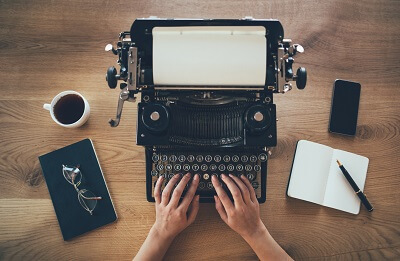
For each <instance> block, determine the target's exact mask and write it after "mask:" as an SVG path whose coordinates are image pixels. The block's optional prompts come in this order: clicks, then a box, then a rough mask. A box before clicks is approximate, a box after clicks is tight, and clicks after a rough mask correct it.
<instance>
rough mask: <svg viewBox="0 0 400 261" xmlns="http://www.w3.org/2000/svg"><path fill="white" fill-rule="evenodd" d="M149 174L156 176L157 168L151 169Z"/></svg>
mask: <svg viewBox="0 0 400 261" xmlns="http://www.w3.org/2000/svg"><path fill="white" fill-rule="evenodd" d="M151 175H152V176H153V177H154V176H157V175H158V171H157V170H155V169H153V170H152V171H151Z"/></svg>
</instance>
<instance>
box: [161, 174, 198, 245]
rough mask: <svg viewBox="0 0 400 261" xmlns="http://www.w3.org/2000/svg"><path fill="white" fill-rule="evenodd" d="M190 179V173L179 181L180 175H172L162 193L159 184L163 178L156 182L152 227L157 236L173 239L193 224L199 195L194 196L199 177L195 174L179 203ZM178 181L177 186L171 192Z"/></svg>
mask: <svg viewBox="0 0 400 261" xmlns="http://www.w3.org/2000/svg"><path fill="white" fill-rule="evenodd" d="M190 177H191V176H190V173H187V174H186V175H184V176H183V177H182V179H181V180H180V181H179V178H180V175H174V176H173V177H172V179H171V180H170V181H169V182H168V184H167V186H165V188H164V190H163V191H162V192H161V184H162V181H163V179H164V178H163V177H162V176H161V177H160V178H159V179H158V180H157V183H156V186H155V188H154V198H155V200H156V222H155V223H154V225H153V229H155V230H156V231H157V232H158V234H159V236H161V237H165V238H174V237H175V236H176V235H178V234H179V233H180V232H182V230H184V229H185V228H186V227H188V226H189V225H190V224H192V223H193V222H194V220H195V218H196V215H197V212H198V211H199V195H197V196H194V194H195V192H196V189H197V186H198V185H199V176H198V175H197V174H196V175H195V176H194V178H193V180H192V183H191V185H190V188H189V189H188V191H187V193H186V195H185V196H184V198H183V199H182V201H181V202H180V203H179V200H180V198H181V196H182V193H183V190H184V188H185V186H186V184H188V182H189V181H190ZM178 181H179V183H178V185H177V186H176V188H175V189H174V190H173V188H174V186H175V184H176V183H177V182H178ZM172 190H173V192H172ZM171 193H172V196H171Z"/></svg>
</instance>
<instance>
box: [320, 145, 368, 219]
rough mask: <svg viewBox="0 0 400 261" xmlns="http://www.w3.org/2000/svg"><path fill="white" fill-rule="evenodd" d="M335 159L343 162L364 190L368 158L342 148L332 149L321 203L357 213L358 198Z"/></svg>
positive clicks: (358, 208)
mask: <svg viewBox="0 0 400 261" xmlns="http://www.w3.org/2000/svg"><path fill="white" fill-rule="evenodd" d="M336 160H339V161H340V162H341V163H342V164H343V166H344V167H345V168H346V170H347V171H348V172H349V174H350V176H351V177H352V178H353V180H354V181H355V182H356V184H357V186H358V187H359V188H360V189H361V190H364V185H365V179H366V177H367V169H368V162H369V159H368V158H366V157H364V156H360V155H357V154H354V153H350V152H347V151H343V150H334V152H333V156H332V162H331V169H330V171H329V177H328V182H327V186H326V192H325V198H324V203H323V205H324V206H327V207H331V208H336V209H339V210H343V211H346V212H350V213H352V214H358V213H359V212H360V204H361V202H360V199H359V198H358V196H357V195H356V193H354V190H353V188H352V187H351V186H350V184H349V182H348V181H347V180H346V178H345V177H344V175H343V173H342V171H341V170H340V168H339V166H338V164H337V162H336Z"/></svg>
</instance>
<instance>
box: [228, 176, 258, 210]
mask: <svg viewBox="0 0 400 261" xmlns="http://www.w3.org/2000/svg"><path fill="white" fill-rule="evenodd" d="M229 177H231V179H233V181H235V183H236V185H237V186H238V187H239V189H240V191H241V192H242V197H243V200H244V202H245V203H246V204H249V203H251V202H252V200H251V198H250V192H249V188H248V187H247V186H246V185H245V184H244V183H243V181H242V180H241V179H239V178H238V177H236V176H233V175H232V174H229Z"/></svg>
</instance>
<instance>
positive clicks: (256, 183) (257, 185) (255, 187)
mask: <svg viewBox="0 0 400 261" xmlns="http://www.w3.org/2000/svg"><path fill="white" fill-rule="evenodd" d="M251 185H252V186H253V188H254V189H258V187H259V186H260V184H259V183H258V182H257V181H253V182H252V183H251Z"/></svg>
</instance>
